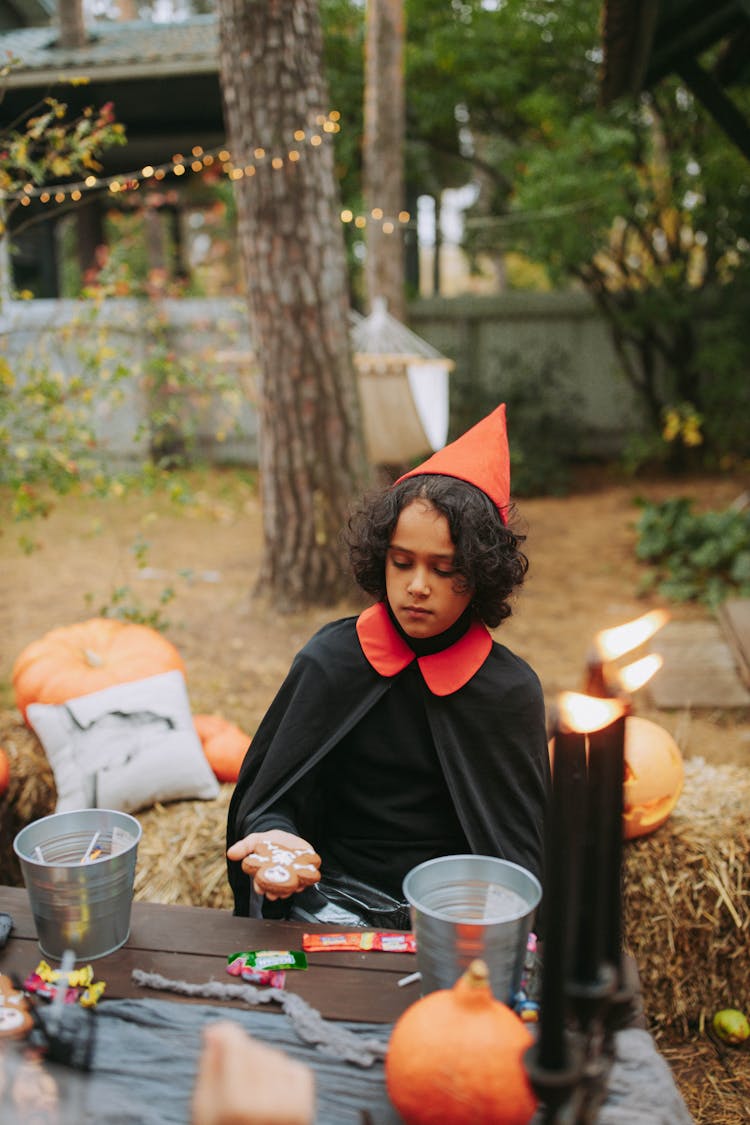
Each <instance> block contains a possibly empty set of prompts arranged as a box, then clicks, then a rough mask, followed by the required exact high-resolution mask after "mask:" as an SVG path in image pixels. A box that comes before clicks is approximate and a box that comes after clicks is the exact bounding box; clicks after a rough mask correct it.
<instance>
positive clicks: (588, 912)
mask: <svg viewBox="0 0 750 1125" xmlns="http://www.w3.org/2000/svg"><path fill="white" fill-rule="evenodd" d="M588 747H589V753H588V806H587V814H586V828H585V833H584V843H583V860H582V886H581V909H580V917H579V927H578V938H577V942H576V955H575V965H574V976H575V979H576V981H577V982H578V983H581V984H589V985H590V984H595V983H596V982H597V981H599V979H600V976H601V967H602V964H603V963H604V962H608V963H610V964H612V965H613V966H614V967H615V968H616V969H617V968H619V963H620V954H619V947H620V942H621V938H622V924H621V886H620V882H621V870H622V809H623V781H624V769H625V766H624V761H625V717H624V715H623V713H622V710H621V709H620V710H619V712H615V716H614V717H613V718H612V719H611V720H610V722H609V723H607V724H606V725H605V726H603V727H601V728H599V729H598V730H593V731H591V732H590V733H589V736H588Z"/></svg>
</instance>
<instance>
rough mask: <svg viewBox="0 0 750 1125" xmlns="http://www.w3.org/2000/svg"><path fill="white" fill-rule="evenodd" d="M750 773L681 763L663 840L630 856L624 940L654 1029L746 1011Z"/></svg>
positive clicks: (650, 840) (636, 846) (749, 989)
mask: <svg viewBox="0 0 750 1125" xmlns="http://www.w3.org/2000/svg"><path fill="white" fill-rule="evenodd" d="M748 807H750V770H749V769H745V768H743V767H741V766H731V765H721V766H712V765H707V764H706V762H705V761H704V760H703V759H702V758H695V759H690V760H688V761H687V762H686V763H685V785H684V789H683V792H682V794H681V796H680V800H679V802H678V804H677V807H676V808H675V810H674V812H673V813H672V815H671V817H670V819H669V820H668V821H667V822H666V824H665V825H663V827H662V828H660V829H659V830H658V832H655V833H653V835H651V836H645V837H643V838H641V839H638V840H633V841H631V842H630V843H629V844H628V845H627V847H626V850H625V862H624V867H625V891H624V921H625V941H626V945H627V946H628V948H629V949H630V951H631V952H632V953H633V955H634V956H635V958H636V960H637V962H638V967H639V970H640V975H641V983H642V986H643V995H644V1002H645V1007H646V1013H647V1015H648V1017H649V1020H650V1022H651V1025H652V1027H653V1029H654V1030H655V1031H656V1032H657V1033H658V1031H659V1030H665V1029H673V1030H674V1031H676V1032H680V1033H682V1034H685V1035H686V1034H687V1033H688V1031H689V1030H690V1029H699V1030H702V1029H703V1027H704V1025H705V1023H706V1022H708V1021H710V1019H711V1017H712V1016H713V1013H714V1012H715V1011H716V1010H717V1008H722V1007H738V1008H742V1009H744V1010H747V1009H748V1008H749V1007H750V974H748V957H749V955H750V822H749V821H748V816H747V809H748Z"/></svg>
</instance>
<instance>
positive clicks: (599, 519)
mask: <svg viewBox="0 0 750 1125" xmlns="http://www.w3.org/2000/svg"><path fill="white" fill-rule="evenodd" d="M190 484H191V487H192V490H193V501H192V502H191V503H189V504H186V505H184V506H183V507H179V506H176V505H175V504H174V503H171V502H170V501H168V500H167V499H166V497H165V496H163V495H158V494H156V495H152V496H143V495H133V496H124V497H121V498H119V499H117V500H116V501H115V500H109V501H101V500H93V499H82V498H80V497H67V498H63V499H60V500H56V501H55V507H54V510H53V512H52V514H51V515H50V516H49V518H48V519H46V520H45V521H43V522H42V523H41V524H40V525H39V526H37V527H35V528H32V529H29V528H26V527H24V526H23V525H19V524H10V525H8V524H6V526H5V527H4V528H3V534H2V535H1V536H0V571H1V572H2V579H3V592H4V597H3V599H2V602H0V708H3V709H8V708H12V707H13V706H14V699H13V693H12V688H11V684H10V677H11V669H12V665H13V661H14V660H15V658H16V656H17V655H18V653H19V652H20V651H21V650H22V649H23V647H24V646H25V645H26V644H28V643H29V642H30V641H33V640H35V639H37V638H38V637H40V636H41V635H42V634H44V633H45V632H47V631H48V630H49V629H52V628H54V627H56V626H58V625H65V624H69V623H72V622H74V621H79V620H83V619H85V618H87V617H91V616H94V615H95V614H96V613H98V612H99V610H100V608H101V607H102V606H106V605H109V604H111V603H112V599H113V595H114V592H115V591H118V590H119V591H125V593H124V602H125V604H136V605H138V606H139V608H140V609H141V611H143V612H152V611H154V610H156V609H157V608H158V606H159V599H160V597H161V595H162V593H163V591H165V590H166V589H168V588H173V589H174V590H175V591H176V596H175V598H174V599H173V600H172V601H171V602H169V603H168V604H166V605H165V606H164V607H163V608H162V609H161V611H160V612H161V615H162V617H163V618H164V619H165V620H166V622H167V623H166V625H165V628H164V631H165V633H166V635H167V636H168V637H169V638H170V640H172V641H173V642H174V643H175V644H176V645H177V647H178V648H179V650H180V652H181V653H182V656H183V658H184V660H185V663H186V667H187V681H188V690H189V693H190V700H191V706H192V709H193V711H194V712H201V711H209V712H219V713H221V714H223V715H224V716H225V717H226V718H228V719H231V720H232V721H233V722H235V723H237V724H238V725H240V726H241V727H242V728H243V729H244V730H246V731H247V732H248V734H252V732H253V731H254V729H255V727H256V725H257V723H258V721H259V719H260V718H261V716H262V714H263V712H264V710H265V708H266V706H267V705H268V703H269V702H270V700H271V698H272V696H273V694H274V692H275V690H276V688H277V687H278V685H279V683H280V682H281V679H282V677H283V676H284V674H285V672H286V670H287V668H288V665H289V662H290V660H291V658H292V656H293V655H294V652H295V651H296V650H297V649H298V648H299V646H300V645H301V644H302V643H303V642H304V641H305V640H306V639H307V637H308V636H309V635H310V634H311V633H312V632H313V631H314V629H316V628H317V627H318V626H319V625H321V624H323V622H325V621H326V620H328V619H329V618H331V617H332V616H338V615H343V614H345V613H350V612H355V611H356V610H357V609H358V608H359V607H358V606H357V605H356V604H355V603H351V604H341V605H339V606H337V607H334V608H333V609H314V610H310V611H306V612H304V613H291V614H289V613H284V612H282V610H283V606H279V605H275V604H271V603H269V601H268V599H267V598H264V597H258V596H257V595H256V594H254V589H255V585H256V579H257V574H258V568H259V562H260V553H261V548H262V528H261V514H260V503H259V498H258V494H257V490H256V487H255V483H254V481H253V479H252V478H251V477H249V476H248V474H246V473H244V472H238V471H232V470H223V471H218V470H213V471H210V472H209V471H207V472H205V473H203V472H195V473H193V474H192V476H191V478H190ZM747 484H748V482H747V481H746V480H743V479H742V478H741V477H740V476H739V475H726V476H722V477H715V478H700V479H691V480H680V481H676V480H659V481H627V482H622V481H616V480H615V479H614V478H613V477H612V476H610V475H609V474H608V473H607V471H606V470H601V471H598V472H597V473H588V474H587V476H586V477H585V478H582V479H581V480H579V482H578V484H577V485H576V488H575V490H574V491H573V492H572V493H571V494H570V495H569V496H567V497H564V498H538V499H526V500H523V501H519V503H518V515H519V517H520V518H521V521H522V524H523V525H524V526H525V530H526V532H527V541H526V550H527V553H528V556H529V559H530V563H531V565H530V570H529V575H528V578H527V581H526V584H525V585H524V587H523V589H522V590H521V592H520V594H519V595H518V598H517V600H516V604H515V608H514V614H513V616H512V617H511V618H510V619H509V620H508V621H506V622H505V623H504V624H503V625H502V627H501V628H500V629H499V630H498V636H499V638H500V639H501V640H503V642H504V643H505V644H507V645H508V646H509V647H510V648H512V649H513V650H514V651H516V652H517V653H519V655H521V656H523V657H524V658H525V659H527V660H528V661H529V662H530V663H531V665H532V666H533V667H534V668H535V669H536V671H537V672H538V674H539V676H540V679H541V681H542V685H543V687H544V691H545V696H546V698H547V699H548V701H551V700H552V699H553V698H554V697H555V695H556V694H557V693H558V692H559V691H561V690H576V689H578V688H580V686H581V678H582V675H583V670H584V665H585V661H586V656H587V653H588V650H589V646H590V644H591V641H592V638H593V637H594V635H595V634H596V633H597V631H599V630H600V629H604V628H607V627H609V626H611V625H616V624H620V623H622V622H624V621H628V620H630V619H632V618H634V617H637V616H639V615H640V614H642V613H644V612H645V611H646V610H647V609H650V608H653V607H654V606H657V605H660V604H663V603H661V601H660V599H659V598H657V597H654V596H649V597H646V598H643V597H639V594H638V590H639V582H640V580H641V578H642V575H643V568H642V566H641V564H639V563H638V562H637V560H636V559H635V554H634V545H635V542H636V531H635V523H636V521H637V518H638V513H639V509H638V507H637V506H636V503H635V500H636V498H637V497H644V498H647V499H650V500H660V499H665V498H666V497H668V496H673V495H678V494H679V495H686V496H690V497H693V498H694V501H695V505H696V507H697V508H720V507H724V506H725V505H726V504H728V503H730V502H731V501H732V500H733V499H735V498H736V497H737V496H738V495H739V494H740V493H741V492H742V491H743V490H744V489H745V488H747ZM30 530H31V531H32V533H33V538H34V539H35V540H36V541H38V543H39V549H38V550H36V551H34V552H33V553H32V554H29V555H27V554H25V553H24V552H23V550H22V549H21V547H20V546H19V544H18V535H19V534H20V533H21V532H23V533H24V534H28V533H29V531H30ZM139 551H141V552H144V551H145V555H143V554H142V555H141V562H143V561H145V563H146V564H147V565H146V566H145V567H143V566H140V567H139V565H138V557H139ZM667 608H668V609H669V611H670V613H671V615H672V617H673V619H684V618H696V617H698V618H700V617H707V616H709V614H710V611H709V610H707V609H706V608H705V607H701V606H692V605H671V606H668V607H667ZM636 709H637V711H638V713H640V714H642V715H644V716H646V717H650V718H654V719H656V720H657V721H658V722H660V723H662V724H663V725H664V726H665V727H667V728H668V729H669V730H671V731H672V733H673V734H674V735H675V737H677V740H678V742H679V744H680V747H681V749H682V751H683V754H684V755H685V756H686V757H691V756H701V757H704V758H705V759H706V760H707V761H709V762H716V763H724V762H726V763H734V764H746V763H747V762H748V761H750V713H748V711H747V710H740V711H737V710H722V709H721V708H719V707H717V708H716V709H715V710H702V711H689V712H688V711H670V712H663V711H657V710H656V709H655V708H654V707H653V705H652V703H651V702H650V700H649V697H648V691H647V689H644V690H643V691H641V692H640V693H639V694H638V696H637V697H636Z"/></svg>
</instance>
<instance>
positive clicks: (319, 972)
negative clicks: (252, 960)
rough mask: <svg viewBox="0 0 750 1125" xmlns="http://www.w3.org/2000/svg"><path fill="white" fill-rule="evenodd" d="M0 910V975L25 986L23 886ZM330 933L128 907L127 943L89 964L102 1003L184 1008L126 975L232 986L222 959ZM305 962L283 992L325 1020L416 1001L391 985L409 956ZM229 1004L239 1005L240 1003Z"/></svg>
mask: <svg viewBox="0 0 750 1125" xmlns="http://www.w3.org/2000/svg"><path fill="white" fill-rule="evenodd" d="M0 911H7V912H8V913H9V914H11V915H12V917H13V922H14V927H13V930H12V932H11V935H10V937H9V939H8V943H7V945H6V946H5V948H4V949H2V950H0V973H5V974H6V975H9V974H16V975H17V976H18V977H19V978H20V979H21V980H24V979H25V978H26V977H27V976H28V974H29V973H30V972H32V971H33V970H34V969H35V968H36V966H37V965H38V964H39V961H40V960H42V959H44V955H43V954H42V952H41V950H40V949H39V945H38V943H37V939H36V927H35V925H34V919H33V916H32V913H31V907H30V905H29V900H28V895H27V893H26V890H25V888H22V887H0ZM342 928H343V927H342ZM336 929H337V928H336V927H332V926H311V925H306V924H302V923H299V922H272V921H265V920H261V919H254V918H235V917H234V916H233V915H232V914H230V913H229V912H228V911H223V910H212V909H209V908H206V907H194V906H165V905H163V904H161V903H154V902H134V903H133V908H132V914H131V926H130V937H129V938H128V940H127V942H126V943H125V945H124V946H122V948H120V949H118V950H117V951H116V952H115V953H110V954H109V955H108V956H106V957H100V958H97V960H96V961H94V962H92V965H93V968H94V975H95V978H96V979H97V980H104V981H106V984H107V988H106V992H105V999H125V998H136V999H149V998H152V999H153V998H156V997H160V998H162V999H170V1000H184V1001H185V1002H187V1003H190V1000H189V999H188V998H186V997H181V996H179V995H176V994H175V993H171V992H169V993H167V992H160V991H156V990H154V989H151V988H148V989H147V988H142V987H139V986H138V985H136V984H134V983H133V980H132V971H133V969H143V970H144V971H145V972H150V973H159V974H161V975H162V976H164V977H168V978H170V979H172V980H181V981H187V982H188V983H191V984H204V983H206V982H207V981H211V980H215V981H224V982H232V981H237V980H238V978H236V977H231V976H229V974H228V973H227V971H226V966H227V957H228V955H229V954H231V953H236V952H238V951H240V950H246V949H301V948H302V934H303V933H305V932H314V931H320V932H321V933H331V932H332V931H334V930H336ZM307 959H308V968H307V969H306V970H302V971H297V970H294V971H289V972H287V975H286V985H285V988H286V990H287V991H288V992H296V993H298V994H299V995H300V996H302V997H303V999H305V1000H306V1001H307V1002H308V1003H309V1004H311V1005H312V1006H313V1007H314V1008H316V1009H317V1010H318V1011H319V1012H320V1013H321V1014H322V1015H323V1016H325V1017H326V1018H328V1019H338V1020H362V1021H366V1022H371V1023H391V1022H393V1021H394V1020H395V1019H397V1018H398V1016H399V1015H400V1014H401V1013H402V1012H403V1011H404V1009H405V1008H406V1007H408V1005H409V1004H411V1003H413V1002H414V1000H416V999H417V997H418V995H419V993H418V985H414V984H411V985H406V986H404V987H399V985H398V981H399V979H401V978H402V977H404V976H407V975H408V974H409V973H412V972H414V971H415V967H416V966H415V959H414V955H413V954H409V953H381V952H370V953H360V952H349V953H343V952H338V953H337V952H325V953H309V954H308V955H307ZM53 967H55V968H56V967H58V966H57V963H55V964H54V966H53ZM202 1002H204V1003H205V1001H202ZM222 1003H223V1004H224V1003H230V1002H228V1001H223V1002H222ZM236 1006H237V1007H246V1005H245V1004H244V1002H240V1001H238V1002H237V1004H236ZM263 1009H264V1010H265V1011H272V1010H273V1009H274V1005H272V1004H264V1005H263Z"/></svg>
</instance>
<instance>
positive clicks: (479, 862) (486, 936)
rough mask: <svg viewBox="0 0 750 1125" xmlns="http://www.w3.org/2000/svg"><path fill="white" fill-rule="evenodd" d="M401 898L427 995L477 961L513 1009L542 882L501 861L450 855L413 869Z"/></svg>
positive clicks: (449, 983)
mask: <svg viewBox="0 0 750 1125" xmlns="http://www.w3.org/2000/svg"><path fill="white" fill-rule="evenodd" d="M404 895H405V897H406V899H407V901H408V903H409V906H410V909H411V924H412V929H413V931H414V933H415V935H416V939H417V968H418V970H419V972H420V973H421V974H422V992H423V993H427V992H434V991H435V990H436V989H439V988H452V986H453V985H454V984H455V983H456V981H457V980H458V978H459V977H460V976H461V975H462V973H463V972H464V971H465V970H466V969H467V968H468V966H469V965H470V964H471V962H472V961H473V960H474V959H475V958H477V957H479V958H481V959H482V960H483V961H485V962H486V964H487V967H488V969H489V972H490V983H491V985H492V991H493V993H494V995H495V996H496V997H497V999H498V1000H501V1001H502V1002H503V1003H504V1004H509V1003H510V1002H511V1000H512V998H513V996H514V995H515V993H516V992H517V991H518V988H519V985H520V983H521V974H522V971H523V962H524V957H525V953H526V943H527V940H528V936H529V931H530V930H531V926H532V922H533V916H534V911H535V910H536V907H537V906H538V905H539V901H540V899H541V897H542V888H541V886H540V883H539V880H538V879H536V878H535V877H534V876H533V875H532V874H531V872H530V871H527V870H526V869H525V868H524V867H520V866H519V865H518V864H517V863H509V862H507V861H506V860H504V859H496V858H494V857H493V856H484V855H449V856H442V857H441V858H439V859H430V860H427V862H426V863H420V864H419V866H418V867H414V868H412V870H411V871H410V872H409V873H408V874H407V876H406V878H405V879H404Z"/></svg>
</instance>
